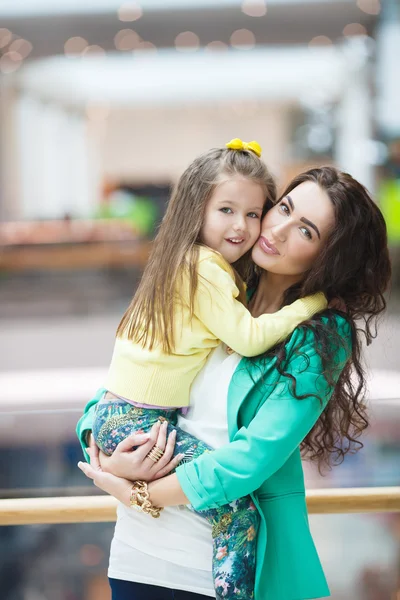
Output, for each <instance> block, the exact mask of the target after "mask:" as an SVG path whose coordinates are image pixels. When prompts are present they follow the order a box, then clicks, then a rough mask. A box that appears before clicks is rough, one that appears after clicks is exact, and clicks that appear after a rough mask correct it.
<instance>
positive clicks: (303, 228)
mask: <svg viewBox="0 0 400 600" xmlns="http://www.w3.org/2000/svg"><path fill="white" fill-rule="evenodd" d="M300 231H301V232H302V234H303V235H304V236H305V237H306V238H307V239H308V240H312V235H311V231H310V230H309V229H307V227H300Z"/></svg>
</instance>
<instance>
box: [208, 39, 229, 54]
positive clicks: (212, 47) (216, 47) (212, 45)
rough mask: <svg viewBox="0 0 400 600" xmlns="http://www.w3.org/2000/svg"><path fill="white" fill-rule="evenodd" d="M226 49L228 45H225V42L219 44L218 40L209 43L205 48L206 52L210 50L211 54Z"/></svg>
mask: <svg viewBox="0 0 400 600" xmlns="http://www.w3.org/2000/svg"><path fill="white" fill-rule="evenodd" d="M228 48H229V46H228V44H225V42H220V41H218V40H215V42H210V43H209V44H207V45H206V46H205V49H206V50H210V51H212V52H220V51H221V50H228Z"/></svg>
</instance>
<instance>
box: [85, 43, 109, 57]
mask: <svg viewBox="0 0 400 600" xmlns="http://www.w3.org/2000/svg"><path fill="white" fill-rule="evenodd" d="M104 54H105V50H104V48H102V47H101V46H98V45H97V44H92V45H91V46H87V47H86V48H85V49H84V51H83V52H82V56H102V55H104Z"/></svg>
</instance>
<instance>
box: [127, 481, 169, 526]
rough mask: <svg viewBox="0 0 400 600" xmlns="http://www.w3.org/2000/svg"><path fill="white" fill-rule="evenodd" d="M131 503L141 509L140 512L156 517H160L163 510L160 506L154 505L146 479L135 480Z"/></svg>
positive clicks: (131, 505) (135, 507)
mask: <svg viewBox="0 0 400 600" xmlns="http://www.w3.org/2000/svg"><path fill="white" fill-rule="evenodd" d="M129 505H130V507H131V508H134V509H136V510H140V512H144V513H146V514H147V515H151V516H152V517H154V518H155V519H158V517H159V516H160V513H161V511H162V510H163V509H162V508H159V507H158V506H153V505H152V503H151V501H150V494H149V490H148V489H147V483H146V482H145V481H135V483H134V484H133V486H132V489H131V495H130V498H129Z"/></svg>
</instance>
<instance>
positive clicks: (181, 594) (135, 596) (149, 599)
mask: <svg viewBox="0 0 400 600" xmlns="http://www.w3.org/2000/svg"><path fill="white" fill-rule="evenodd" d="M109 582H110V586H111V591H112V600H210V596H203V595H202V594H194V593H193V592H185V591H182V590H170V589H169V588H163V587H158V585H147V584H146V583H133V582H132V581H122V580H120V579H111V578H110V579H109Z"/></svg>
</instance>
